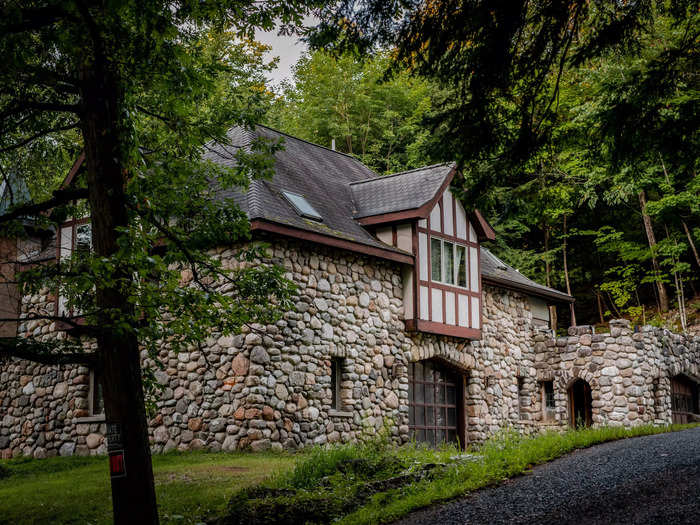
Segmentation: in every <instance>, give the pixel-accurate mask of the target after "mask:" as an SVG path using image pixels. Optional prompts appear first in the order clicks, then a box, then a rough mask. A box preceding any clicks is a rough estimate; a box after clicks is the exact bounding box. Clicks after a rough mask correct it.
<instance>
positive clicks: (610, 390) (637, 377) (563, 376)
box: [534, 319, 700, 427]
mask: <svg viewBox="0 0 700 525" xmlns="http://www.w3.org/2000/svg"><path fill="white" fill-rule="evenodd" d="M534 341H535V344H534V350H535V363H536V364H535V366H536V369H537V378H538V380H539V381H545V380H553V381H554V384H555V398H556V405H557V406H556V413H555V417H556V421H558V422H561V423H566V422H568V420H569V413H568V405H569V400H568V389H569V387H570V386H571V385H572V383H573V382H574V381H575V380H576V379H579V378H580V379H582V380H584V381H586V382H587V383H588V384H589V385H590V387H591V395H592V420H593V424H594V425H624V426H628V427H629V426H633V425H638V424H644V423H653V424H657V425H664V424H670V423H671V421H672V419H671V378H672V377H674V376H676V375H678V374H685V375H687V376H689V377H693V378H696V380H697V379H698V378H700V337H692V336H684V335H680V334H675V333H673V332H670V331H669V330H666V329H663V328H658V327H653V326H643V327H641V328H639V327H638V328H637V329H636V330H634V329H632V327H631V326H630V323H629V321H627V320H624V319H621V320H614V321H611V322H610V331H609V332H607V333H599V334H596V333H594V330H593V327H591V326H578V327H572V328H570V329H569V336H568V337H559V338H556V339H554V338H553V337H552V334H551V332H549V331H541V332H539V333H537V334H535V336H534Z"/></svg>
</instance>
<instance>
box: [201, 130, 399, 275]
mask: <svg viewBox="0 0 700 525" xmlns="http://www.w3.org/2000/svg"><path fill="white" fill-rule="evenodd" d="M228 138H229V141H230V144H231V146H226V145H221V144H215V145H211V146H210V147H209V148H208V151H207V153H206V154H205V159H208V160H211V161H212V162H215V163H218V164H222V165H225V166H233V165H234V164H235V158H234V155H233V153H235V149H236V148H240V147H243V148H249V147H250V145H251V144H252V142H253V141H254V140H256V139H257V138H263V139H270V140H275V141H276V140H279V139H282V140H283V141H284V149H282V150H280V151H277V152H276V153H275V175H274V177H273V178H272V180H254V181H252V182H251V184H250V186H249V188H248V191H247V193H246V194H243V193H242V192H240V191H235V190H226V191H222V192H220V193H219V195H220V196H221V197H228V198H232V199H233V200H234V201H235V202H236V204H238V205H239V206H240V207H241V209H242V210H243V211H245V212H246V213H247V214H248V217H249V218H250V220H251V222H252V223H253V226H254V227H257V228H258V229H266V228H264V227H263V226H264V224H263V223H268V224H275V225H278V226H281V227H287V228H292V229H294V230H296V231H300V232H307V233H308V234H312V235H314V237H313V239H310V240H314V241H316V242H319V241H320V240H323V239H320V238H319V236H320V237H322V238H325V240H327V241H330V240H331V239H336V240H340V241H345V242H346V243H347V242H349V243H357V244H361V245H364V246H367V247H369V248H374V249H377V250H382V251H384V252H386V254H392V253H393V254H396V255H397V256H398V257H399V259H400V260H402V261H403V262H411V261H412V257H413V255H412V254H408V253H407V252H404V251H403V250H399V249H398V248H394V247H393V246H389V245H387V244H384V243H383V242H381V241H379V240H378V239H377V238H375V237H374V236H373V235H372V234H371V233H369V232H368V231H367V230H366V229H365V228H363V227H362V226H361V225H360V224H359V223H358V222H357V221H355V220H354V218H353V214H354V213H353V212H354V209H353V199H352V193H351V189H350V188H351V184H352V183H354V182H358V181H364V180H367V179H372V178H375V177H376V176H377V175H376V173H374V172H373V171H372V170H370V169H369V168H368V167H367V166H365V165H364V164H362V163H361V162H360V161H359V160H357V159H356V158H354V157H352V156H350V155H346V154H345V153H341V152H339V151H334V150H331V149H328V148H324V147H323V146H319V145H317V144H313V143H311V142H307V141H305V140H302V139H298V138H296V137H292V136H291V135H286V134H284V133H281V132H279V131H275V130H272V129H270V128H268V127H265V126H260V125H259V126H256V127H255V129H254V130H250V129H244V128H241V127H235V128H232V129H231V130H230V131H229V133H228ZM282 191H291V192H294V193H296V194H299V195H301V196H302V197H304V199H306V201H308V203H309V204H310V205H311V206H312V207H313V208H314V209H316V210H317V211H318V212H319V214H320V215H321V216H322V217H323V220H322V221H315V220H311V219H308V218H305V217H302V216H301V215H299V213H297V211H296V210H295V209H294V207H293V206H292V205H291V204H290V202H289V201H288V200H287V199H286V198H285V197H284V196H283V195H282ZM267 229H270V228H267ZM276 231H278V232H279V227H278V228H276ZM326 244H331V243H330V242H328V243H326ZM333 245H337V243H335V244H333ZM388 258H393V257H388Z"/></svg>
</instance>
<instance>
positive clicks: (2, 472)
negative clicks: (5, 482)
mask: <svg viewBox="0 0 700 525" xmlns="http://www.w3.org/2000/svg"><path fill="white" fill-rule="evenodd" d="M9 477H10V469H9V468H7V467H6V466H5V465H3V464H2V463H0V479H5V478H9Z"/></svg>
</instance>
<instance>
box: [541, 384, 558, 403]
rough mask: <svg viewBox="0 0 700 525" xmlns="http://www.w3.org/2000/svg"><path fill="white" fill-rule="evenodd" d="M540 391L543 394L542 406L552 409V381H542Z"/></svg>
mask: <svg viewBox="0 0 700 525" xmlns="http://www.w3.org/2000/svg"><path fill="white" fill-rule="evenodd" d="M542 393H543V395H544V406H545V408H546V409H547V410H553V409H554V408H555V407H556V403H555V402H554V381H543V382H542Z"/></svg>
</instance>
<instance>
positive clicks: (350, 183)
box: [348, 162, 455, 186]
mask: <svg viewBox="0 0 700 525" xmlns="http://www.w3.org/2000/svg"><path fill="white" fill-rule="evenodd" d="M451 164H455V163H454V162H438V163H437V164H430V165H428V166H421V167H420V168H413V169H410V170H406V171H399V172H397V173H389V174H388V175H379V176H377V177H372V178H371V179H364V180H356V181H354V182H349V183H348V185H350V186H353V185H355V184H364V183H365V182H372V181H375V180H380V179H388V178H391V177H397V176H399V175H406V174H407V173H413V172H415V171H421V170H427V169H430V168H436V167H438V166H449V165H451Z"/></svg>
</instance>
